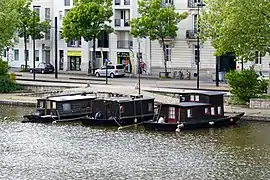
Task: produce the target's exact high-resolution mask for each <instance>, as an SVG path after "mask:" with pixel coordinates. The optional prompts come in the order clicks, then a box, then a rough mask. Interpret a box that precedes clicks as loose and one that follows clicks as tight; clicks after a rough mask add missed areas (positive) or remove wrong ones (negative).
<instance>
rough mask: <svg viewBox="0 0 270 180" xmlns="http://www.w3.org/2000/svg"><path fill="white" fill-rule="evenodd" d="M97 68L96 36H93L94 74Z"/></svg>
mask: <svg viewBox="0 0 270 180" xmlns="http://www.w3.org/2000/svg"><path fill="white" fill-rule="evenodd" d="M95 69H96V37H94V38H93V54H92V70H93V75H94V74H95Z"/></svg>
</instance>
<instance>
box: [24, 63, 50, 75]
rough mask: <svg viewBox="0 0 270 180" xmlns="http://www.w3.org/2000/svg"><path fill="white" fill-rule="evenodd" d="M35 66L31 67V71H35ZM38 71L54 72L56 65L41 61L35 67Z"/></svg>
mask: <svg viewBox="0 0 270 180" xmlns="http://www.w3.org/2000/svg"><path fill="white" fill-rule="evenodd" d="M33 70H34V68H30V69H29V72H30V73H33ZM35 72H36V73H42V74H44V73H53V72H54V67H53V65H51V64H50V63H39V64H38V65H37V66H36V68H35Z"/></svg>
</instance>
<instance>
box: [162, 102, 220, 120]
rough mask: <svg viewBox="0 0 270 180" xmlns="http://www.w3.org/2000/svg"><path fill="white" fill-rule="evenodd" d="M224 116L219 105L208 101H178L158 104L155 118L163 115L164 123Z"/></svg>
mask: <svg viewBox="0 0 270 180" xmlns="http://www.w3.org/2000/svg"><path fill="white" fill-rule="evenodd" d="M223 116H224V112H223V110H222V109H221V107H219V108H218V109H216V108H215V107H213V106H212V105H211V104H209V103H199V102H180V103H177V104H160V105H159V112H158V115H157V120H158V119H159V118H160V117H163V119H164V120H165V122H166V123H177V122H186V121H198V120H209V119H217V118H220V117H223Z"/></svg>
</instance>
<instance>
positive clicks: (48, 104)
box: [47, 101, 51, 109]
mask: <svg viewBox="0 0 270 180" xmlns="http://www.w3.org/2000/svg"><path fill="white" fill-rule="evenodd" d="M47 109H51V101H47Z"/></svg>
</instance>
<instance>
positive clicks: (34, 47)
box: [32, 6, 40, 80]
mask: <svg viewBox="0 0 270 180" xmlns="http://www.w3.org/2000/svg"><path fill="white" fill-rule="evenodd" d="M37 8H40V6H33V35H32V40H33V79H34V80H35V79H36V42H35V38H36V37H35V36H36V32H35V31H36V27H35V26H36V23H35V13H34V12H35V10H36V9H37Z"/></svg>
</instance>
